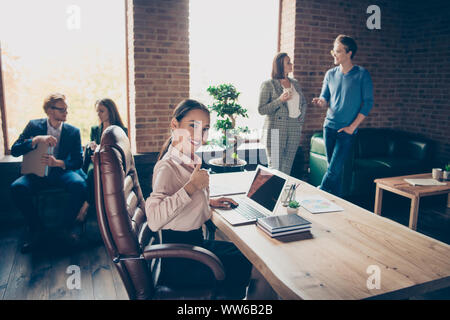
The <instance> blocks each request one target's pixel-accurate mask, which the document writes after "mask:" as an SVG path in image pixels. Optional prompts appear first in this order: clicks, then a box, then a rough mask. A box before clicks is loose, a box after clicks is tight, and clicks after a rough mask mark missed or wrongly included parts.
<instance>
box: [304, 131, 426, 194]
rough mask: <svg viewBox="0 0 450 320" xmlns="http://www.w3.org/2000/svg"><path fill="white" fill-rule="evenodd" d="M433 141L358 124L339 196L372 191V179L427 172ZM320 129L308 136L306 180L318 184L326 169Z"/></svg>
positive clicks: (373, 187)
mask: <svg viewBox="0 0 450 320" xmlns="http://www.w3.org/2000/svg"><path fill="white" fill-rule="evenodd" d="M433 150H434V144H433V142H432V141H430V140H429V139H426V138H423V137H421V136H419V135H416V134H413V133H408V132H403V131H398V130H393V129H384V128H361V129H359V130H358V132H357V133H356V136H355V143H354V145H353V148H352V151H351V155H350V156H349V158H348V159H347V161H346V163H345V165H344V168H343V174H342V183H343V186H342V190H343V195H342V196H343V197H349V196H361V195H367V196H369V195H372V194H373V192H374V190H375V184H374V182H373V181H374V179H377V178H383V177H393V176H400V175H407V174H416V173H424V172H431V168H432V161H433V159H432V158H433ZM327 166H328V165H327V159H326V154H325V144H324V141H323V133H322V132H316V133H314V134H313V136H312V137H311V149H310V153H309V170H310V175H309V182H310V183H311V184H312V185H315V186H317V185H319V184H320V183H321V181H322V177H323V175H324V174H325V172H326V170H327Z"/></svg>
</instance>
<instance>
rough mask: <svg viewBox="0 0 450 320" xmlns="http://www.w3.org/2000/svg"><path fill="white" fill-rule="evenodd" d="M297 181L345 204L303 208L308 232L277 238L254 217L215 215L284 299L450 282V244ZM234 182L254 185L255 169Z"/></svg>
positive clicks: (393, 293)
mask: <svg viewBox="0 0 450 320" xmlns="http://www.w3.org/2000/svg"><path fill="white" fill-rule="evenodd" d="M249 177H250V179H249ZM210 179H211V180H214V175H211V178H210ZM292 181H295V182H296V183H300V186H299V187H298V188H297V195H300V194H302V195H308V194H310V195H313V194H317V193H319V194H321V195H322V196H324V197H326V198H328V199H330V200H332V201H335V203H336V204H338V205H339V206H341V207H342V208H344V211H341V212H330V213H322V214H311V213H309V212H308V211H306V210H305V209H304V208H300V211H299V215H300V216H302V217H304V218H305V219H307V220H309V221H310V222H311V223H312V228H311V235H310V236H305V235H297V236H286V237H284V238H279V239H274V238H270V237H269V236H268V235H266V234H265V233H264V232H263V231H261V230H260V229H259V228H258V227H257V226H256V225H255V224H252V225H244V226H237V227H233V226H231V225H230V224H228V223H227V222H226V221H225V220H224V219H222V217H221V216H220V215H219V214H217V213H215V212H213V217H212V220H213V222H214V224H216V226H217V227H218V228H219V229H220V230H221V231H222V232H223V233H224V234H225V235H226V236H227V237H228V238H229V239H230V240H231V241H233V242H234V243H235V244H236V246H237V247H238V248H239V249H240V250H241V252H242V253H243V254H244V255H245V256H246V257H247V258H248V259H249V260H250V261H251V262H252V263H253V265H254V266H255V267H256V268H257V269H258V270H259V271H260V272H261V274H262V275H263V276H264V277H265V278H266V279H267V281H268V282H269V283H270V285H271V286H272V288H273V289H274V290H275V291H276V292H277V294H278V295H279V296H280V297H281V298H282V299H367V298H382V299H404V298H407V297H410V296H414V295H419V294H423V293H425V292H429V291H434V290H438V289H441V288H446V287H449V286H450V246H449V245H447V244H445V243H442V242H440V241H437V240H434V239H432V238H430V237H427V236H425V235H423V234H420V233H417V232H415V231H413V230H411V229H409V228H407V227H406V226H403V225H401V224H398V223H396V222H394V221H392V220H390V219H387V218H384V217H381V216H378V215H375V214H373V213H372V212H369V211H367V210H365V209H362V208H360V207H358V206H356V205H354V204H352V203H350V202H347V201H345V200H343V199H340V198H337V197H335V196H333V195H330V194H328V193H326V192H323V191H321V190H318V189H316V188H315V187H313V186H311V185H309V184H307V183H305V182H302V181H299V180H296V179H294V178H293V179H292ZM235 183H245V184H247V185H249V184H250V183H251V176H249V175H247V176H245V175H243V176H242V179H240V180H238V181H236V182H235ZM284 210H285V208H283V207H281V208H280V211H279V212H278V213H284ZM376 274H378V275H379V276H380V277H379V280H380V281H379V287H377V286H376V285H377V281H373V280H374V279H373V277H374V276H376ZM374 285H375V287H374Z"/></svg>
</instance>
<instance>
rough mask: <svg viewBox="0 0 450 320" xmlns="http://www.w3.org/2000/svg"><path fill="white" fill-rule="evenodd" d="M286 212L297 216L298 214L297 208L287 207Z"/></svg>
mask: <svg viewBox="0 0 450 320" xmlns="http://www.w3.org/2000/svg"><path fill="white" fill-rule="evenodd" d="M286 211H287V213H288V214H294V213H295V214H297V213H298V208H291V207H287V208H286Z"/></svg>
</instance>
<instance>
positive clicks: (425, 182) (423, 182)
mask: <svg viewBox="0 0 450 320" xmlns="http://www.w3.org/2000/svg"><path fill="white" fill-rule="evenodd" d="M403 180H405V181H406V182H408V183H409V184H410V185H413V186H445V185H446V183H445V182H439V181H437V180H435V179H403Z"/></svg>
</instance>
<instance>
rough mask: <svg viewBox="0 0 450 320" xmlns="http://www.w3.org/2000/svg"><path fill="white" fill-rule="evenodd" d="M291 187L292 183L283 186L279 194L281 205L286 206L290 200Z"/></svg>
mask: <svg viewBox="0 0 450 320" xmlns="http://www.w3.org/2000/svg"><path fill="white" fill-rule="evenodd" d="M291 189H292V185H291V184H286V187H284V189H283V194H282V195H281V205H282V206H283V207H287V206H288V204H289V201H291V197H292V195H291V193H292V192H291Z"/></svg>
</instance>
